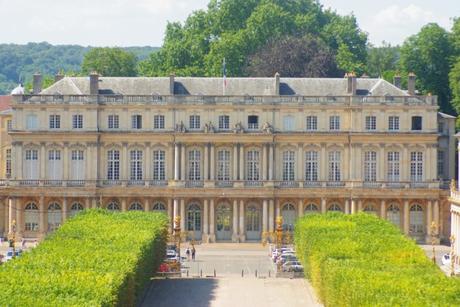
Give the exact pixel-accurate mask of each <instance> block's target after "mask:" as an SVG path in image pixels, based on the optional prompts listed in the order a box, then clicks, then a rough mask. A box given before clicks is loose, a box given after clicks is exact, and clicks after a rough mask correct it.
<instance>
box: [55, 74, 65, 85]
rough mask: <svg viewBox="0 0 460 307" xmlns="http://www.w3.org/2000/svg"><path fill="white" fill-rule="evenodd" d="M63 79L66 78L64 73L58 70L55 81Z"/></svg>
mask: <svg viewBox="0 0 460 307" xmlns="http://www.w3.org/2000/svg"><path fill="white" fill-rule="evenodd" d="M62 79H64V75H63V74H61V72H58V73H57V74H55V75H54V83H56V82H58V81H61V80H62Z"/></svg>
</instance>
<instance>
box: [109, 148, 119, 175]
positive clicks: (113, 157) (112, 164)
mask: <svg viewBox="0 0 460 307" xmlns="http://www.w3.org/2000/svg"><path fill="white" fill-rule="evenodd" d="M107 180H120V151H119V150H118V149H111V150H108V151H107Z"/></svg>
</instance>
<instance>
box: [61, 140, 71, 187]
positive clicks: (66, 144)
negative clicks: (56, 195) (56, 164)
mask: <svg viewBox="0 0 460 307" xmlns="http://www.w3.org/2000/svg"><path fill="white" fill-rule="evenodd" d="M62 164H63V172H62V179H63V180H69V179H70V178H69V168H70V167H69V142H64V152H63V157H62Z"/></svg>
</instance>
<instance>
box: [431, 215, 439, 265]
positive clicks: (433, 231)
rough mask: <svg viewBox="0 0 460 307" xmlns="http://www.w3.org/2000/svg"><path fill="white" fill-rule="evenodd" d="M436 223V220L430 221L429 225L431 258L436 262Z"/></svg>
mask: <svg viewBox="0 0 460 307" xmlns="http://www.w3.org/2000/svg"><path fill="white" fill-rule="evenodd" d="M437 227H438V226H437V225H436V222H434V221H433V222H431V225H430V233H431V247H432V248H433V256H432V258H431V260H433V263H434V264H436V252H435V249H434V245H435V243H436V229H437Z"/></svg>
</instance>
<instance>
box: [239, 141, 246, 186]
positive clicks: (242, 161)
mask: <svg viewBox="0 0 460 307" xmlns="http://www.w3.org/2000/svg"><path fill="white" fill-rule="evenodd" d="M244 160H245V159H244V146H243V144H240V160H239V162H240V167H239V172H240V180H245V175H244Z"/></svg>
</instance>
